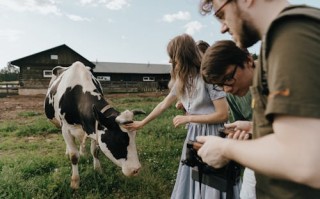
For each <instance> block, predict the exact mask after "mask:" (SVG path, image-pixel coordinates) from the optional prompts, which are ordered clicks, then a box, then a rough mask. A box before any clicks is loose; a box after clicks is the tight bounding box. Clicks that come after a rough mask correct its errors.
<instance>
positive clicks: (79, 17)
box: [0, 0, 320, 69]
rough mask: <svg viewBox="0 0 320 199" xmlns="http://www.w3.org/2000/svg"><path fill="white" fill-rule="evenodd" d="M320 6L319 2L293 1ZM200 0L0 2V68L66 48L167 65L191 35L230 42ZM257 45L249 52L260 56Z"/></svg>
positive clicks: (93, 57) (95, 56) (94, 56)
mask: <svg viewBox="0 0 320 199" xmlns="http://www.w3.org/2000/svg"><path fill="white" fill-rule="evenodd" d="M289 1H290V2H291V3H294V4H302V3H303V4H309V5H313V6H316V7H320V1H319V0H309V1H306V0H289ZM199 2H200V0H0V69H1V68H3V67H5V66H7V63H8V62H10V61H13V60H16V59H19V58H22V57H25V56H29V55H32V54H34V53H38V52H41V51H43V50H47V49H50V48H53V47H56V46H59V45H62V44H66V45H68V46H69V47H70V48H72V49H73V50H75V51H76V52H78V53H79V54H80V55H82V56H84V57H85V58H87V59H88V60H90V61H93V62H95V61H98V62H99V61H100V62H125V63H151V64H167V63H168V60H169V59H168V55H167V52H166V46H167V44H168V42H169V41H170V40H171V39H172V38H173V37H175V36H177V35H179V34H183V33H188V34H190V35H192V37H193V38H194V39H195V40H196V41H197V40H200V39H201V40H205V41H207V42H208V43H209V44H212V43H214V42H215V41H217V40H221V39H231V37H230V36H229V35H228V34H221V33H220V24H219V23H218V21H217V20H215V19H214V18H213V17H212V15H207V16H202V15H200V14H199V9H198V5H199ZM259 45H260V43H258V44H256V45H255V46H253V47H251V48H250V49H249V51H250V52H251V53H256V54H259Z"/></svg>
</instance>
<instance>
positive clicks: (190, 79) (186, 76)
mask: <svg viewBox="0 0 320 199" xmlns="http://www.w3.org/2000/svg"><path fill="white" fill-rule="evenodd" d="M167 52H168V55H169V58H170V61H169V62H170V63H171V64H172V72H171V80H170V81H171V82H172V87H171V89H170V93H169V94H168V95H167V96H166V97H165V98H164V99H163V100H162V101H161V102H160V103H159V104H158V105H157V106H156V107H155V108H154V109H153V110H152V111H151V113H150V114H149V115H148V116H147V117H145V118H144V119H143V120H142V121H134V122H133V123H131V124H128V125H126V128H128V129H130V130H137V129H140V128H142V127H143V126H145V125H146V124H148V123H149V122H151V121H152V120H154V119H156V118H157V117H158V116H159V115H160V114H162V113H163V112H164V111H165V110H167V109H168V108H169V107H170V106H171V105H173V104H174V103H175V102H176V101H177V100H180V102H181V103H182V104H183V107H184V108H185V110H186V113H187V114H183V115H177V116H175V117H174V118H173V125H174V126H175V127H178V126H180V125H186V124H188V125H187V133H186V138H185V142H184V144H183V148H182V155H181V160H185V159H186V150H187V148H186V144H187V142H188V141H189V140H195V139H196V137H197V136H199V135H215V136H217V135H219V132H218V130H219V128H221V127H223V124H224V122H227V120H228V103H227V100H226V93H225V92H223V91H222V90H216V89H214V86H213V85H212V84H206V83H205V82H204V81H203V79H202V77H201V75H200V66H201V55H200V52H199V50H198V47H197V44H196V42H195V41H194V39H193V38H192V37H191V36H190V35H188V34H182V35H178V36H176V37H174V38H173V39H172V40H171V41H170V42H169V43H168V46H167ZM200 187H201V189H200ZM239 193H240V182H239V181H238V182H237V184H236V185H235V186H234V190H233V194H234V198H235V199H237V198H239ZM171 198H172V199H196V198H202V199H209V198H213V199H224V198H226V193H225V192H221V191H219V190H217V189H214V188H212V187H210V186H207V185H205V184H201V186H200V185H199V182H198V181H195V180H193V179H192V168H191V167H189V166H188V165H185V164H183V163H182V162H181V161H180V163H179V168H178V172H177V177H176V181H175V185H174V188H173V191H172V194H171Z"/></svg>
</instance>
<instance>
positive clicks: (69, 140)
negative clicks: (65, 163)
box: [62, 125, 80, 189]
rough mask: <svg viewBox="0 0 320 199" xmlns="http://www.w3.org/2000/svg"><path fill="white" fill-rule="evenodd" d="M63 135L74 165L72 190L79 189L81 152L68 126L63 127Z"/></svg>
mask: <svg viewBox="0 0 320 199" xmlns="http://www.w3.org/2000/svg"><path fill="white" fill-rule="evenodd" d="M62 135H63V138H64V141H65V143H66V145H67V152H68V155H69V159H70V161H71V165H72V176H71V184H70V186H71V188H72V189H79V185H80V176H79V169H78V162H79V156H80V155H79V151H78V149H77V146H76V144H75V142H74V137H73V136H72V135H71V133H70V130H69V129H68V128H67V127H66V125H64V127H62Z"/></svg>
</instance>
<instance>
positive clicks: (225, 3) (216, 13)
mask: <svg viewBox="0 0 320 199" xmlns="http://www.w3.org/2000/svg"><path fill="white" fill-rule="evenodd" d="M231 1H232V0H226V2H224V4H222V5H221V6H220V8H218V9H217V10H216V11H215V13H214V16H216V17H217V18H218V19H221V16H219V12H220V11H221V10H222V9H223V8H224V7H225V6H226V5H227V4H228V3H230V2H231Z"/></svg>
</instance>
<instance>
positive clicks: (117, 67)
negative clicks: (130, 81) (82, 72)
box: [93, 62, 171, 74]
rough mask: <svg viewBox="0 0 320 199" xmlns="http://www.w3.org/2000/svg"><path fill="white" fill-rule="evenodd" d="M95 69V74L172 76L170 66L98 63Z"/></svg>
mask: <svg viewBox="0 0 320 199" xmlns="http://www.w3.org/2000/svg"><path fill="white" fill-rule="evenodd" d="M95 64H96V67H95V69H93V71H94V72H95V73H126V74H170V71H171V65H168V64H138V63H117V62H97V63H95Z"/></svg>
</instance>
